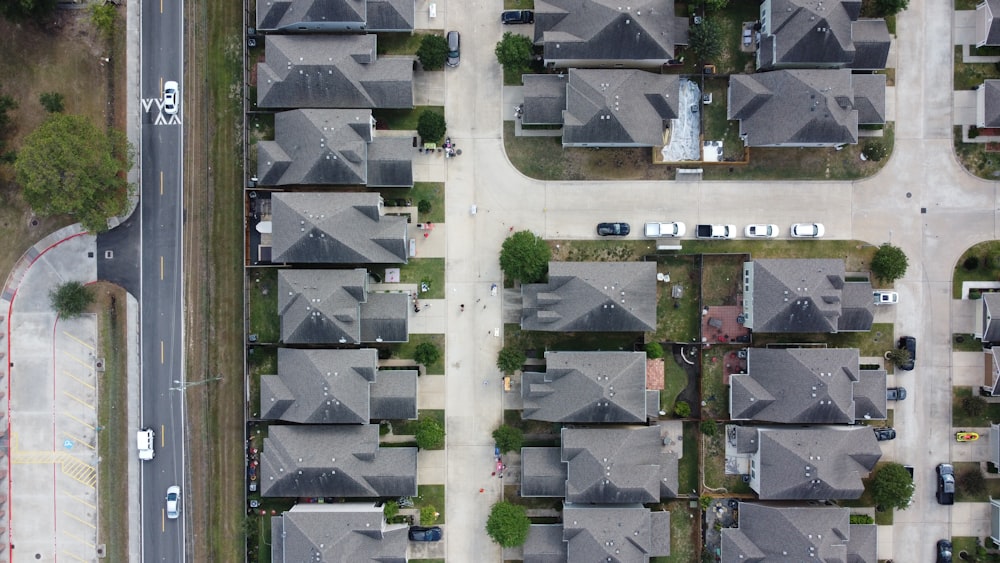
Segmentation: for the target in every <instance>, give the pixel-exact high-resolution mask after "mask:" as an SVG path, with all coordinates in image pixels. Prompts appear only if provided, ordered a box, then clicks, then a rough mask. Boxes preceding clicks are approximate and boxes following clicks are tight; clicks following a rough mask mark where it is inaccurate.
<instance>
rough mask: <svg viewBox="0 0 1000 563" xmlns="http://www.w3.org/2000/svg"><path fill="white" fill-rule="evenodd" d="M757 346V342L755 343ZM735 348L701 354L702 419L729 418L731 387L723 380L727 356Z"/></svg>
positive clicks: (730, 347)
mask: <svg viewBox="0 0 1000 563" xmlns="http://www.w3.org/2000/svg"><path fill="white" fill-rule="evenodd" d="M754 344H755V345H756V342H755V343H754ZM735 349H736V347H733V346H724V345H720V346H711V347H709V348H702V354H701V397H702V401H703V402H704V403H705V406H703V407H701V419H702V420H708V419H715V420H727V419H728V418H729V386H728V385H725V384H724V383H723V381H722V379H723V367H724V364H725V355H726V354H728V353H729V352H730V351H732V350H735Z"/></svg>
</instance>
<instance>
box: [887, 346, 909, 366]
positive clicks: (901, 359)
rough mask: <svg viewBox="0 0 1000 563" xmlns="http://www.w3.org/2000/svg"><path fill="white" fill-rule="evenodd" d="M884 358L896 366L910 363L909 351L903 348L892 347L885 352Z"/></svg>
mask: <svg viewBox="0 0 1000 563" xmlns="http://www.w3.org/2000/svg"><path fill="white" fill-rule="evenodd" d="M885 359H887V360H889V361H890V362H892V365H894V366H896V367H902V366H905V365H906V364H908V363H910V352H909V350H905V349H903V348H893V349H891V350H889V351H888V352H886V353H885Z"/></svg>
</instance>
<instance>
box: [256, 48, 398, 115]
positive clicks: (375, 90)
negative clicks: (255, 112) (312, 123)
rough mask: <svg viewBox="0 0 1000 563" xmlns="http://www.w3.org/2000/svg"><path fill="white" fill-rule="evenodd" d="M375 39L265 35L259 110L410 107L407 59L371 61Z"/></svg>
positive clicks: (258, 93) (258, 69)
mask: <svg viewBox="0 0 1000 563" xmlns="http://www.w3.org/2000/svg"><path fill="white" fill-rule="evenodd" d="M375 37H376V36H375V35H300V36H293V35H268V36H267V37H266V38H265V50H266V56H267V60H266V61H265V62H261V63H258V64H257V105H258V106H260V107H262V108H275V109H279V108H412V107H413V59H412V58H410V57H382V58H379V59H377V60H376V56H375V40H376V39H375Z"/></svg>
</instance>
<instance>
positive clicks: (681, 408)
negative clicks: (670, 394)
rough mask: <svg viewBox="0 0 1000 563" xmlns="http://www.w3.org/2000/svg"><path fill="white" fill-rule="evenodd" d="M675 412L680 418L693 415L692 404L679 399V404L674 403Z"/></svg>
mask: <svg viewBox="0 0 1000 563" xmlns="http://www.w3.org/2000/svg"><path fill="white" fill-rule="evenodd" d="M674 414H675V415H677V416H678V417H679V418H687V417H689V416H691V405H689V404H688V403H687V401H677V404H676V405H674Z"/></svg>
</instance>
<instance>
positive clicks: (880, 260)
mask: <svg viewBox="0 0 1000 563" xmlns="http://www.w3.org/2000/svg"><path fill="white" fill-rule="evenodd" d="M909 265H910V261H909V260H907V258H906V253H905V252H903V250H902V249H901V248H899V247H897V246H893V245H891V244H889V243H887V242H886V243H883V244H882V246H880V247H878V250H876V251H875V256H872V274H874V275H875V277H876V278H878V279H879V280H881V281H884V282H894V281H896V280H898V279H899V278H901V277H903V275H904V274H906V268H907V267H909Z"/></svg>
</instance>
